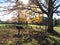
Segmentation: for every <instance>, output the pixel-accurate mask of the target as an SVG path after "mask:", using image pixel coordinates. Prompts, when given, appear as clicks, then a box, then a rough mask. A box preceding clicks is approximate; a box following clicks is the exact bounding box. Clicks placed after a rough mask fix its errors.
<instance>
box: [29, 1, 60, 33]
mask: <svg viewBox="0 0 60 45" xmlns="http://www.w3.org/2000/svg"><path fill="white" fill-rule="evenodd" d="M58 1H59V0H30V2H31V4H35V5H36V6H37V7H38V8H39V9H40V10H41V12H42V13H43V14H46V15H47V16H48V22H47V23H48V29H47V31H49V32H52V31H54V29H53V15H54V13H56V14H57V13H60V11H59V10H58V8H59V7H60V2H59V3H57V2H58ZM41 12H37V13H41Z"/></svg>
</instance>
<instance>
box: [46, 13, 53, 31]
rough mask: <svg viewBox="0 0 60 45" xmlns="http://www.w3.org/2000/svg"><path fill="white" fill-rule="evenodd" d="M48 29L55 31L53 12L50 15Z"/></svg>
mask: <svg viewBox="0 0 60 45" xmlns="http://www.w3.org/2000/svg"><path fill="white" fill-rule="evenodd" d="M47 23H48V29H47V31H48V32H53V14H52V15H51V14H49V15H48V22H47Z"/></svg>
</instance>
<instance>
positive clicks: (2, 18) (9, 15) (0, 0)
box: [0, 0, 60, 21]
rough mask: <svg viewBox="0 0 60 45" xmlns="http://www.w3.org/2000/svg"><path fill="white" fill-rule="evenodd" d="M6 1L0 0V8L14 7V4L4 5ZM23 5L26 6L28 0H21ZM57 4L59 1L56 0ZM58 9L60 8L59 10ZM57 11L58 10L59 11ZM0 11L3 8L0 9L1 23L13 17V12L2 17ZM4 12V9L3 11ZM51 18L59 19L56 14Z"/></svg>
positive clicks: (2, 14) (2, 13)
mask: <svg viewBox="0 0 60 45" xmlns="http://www.w3.org/2000/svg"><path fill="white" fill-rule="evenodd" d="M6 1H7V0H0V7H1V6H2V7H6V8H8V7H9V6H13V5H15V3H12V4H11V3H10V2H7V3H4V2H6ZM12 1H14V0H12ZM21 1H22V2H23V3H24V4H26V5H27V4H28V0H21ZM58 2H59V0H58ZM10 8H12V7H10ZM59 9H60V8H59ZM59 9H58V10H59ZM1 10H3V8H0V20H2V21H6V20H8V19H10V20H11V18H12V17H13V16H15V15H14V13H15V12H13V14H12V13H11V14H6V15H4V12H2V11H1ZM4 10H5V9H4ZM44 16H45V17H47V16H46V15H44ZM53 18H57V19H58V18H60V16H57V15H56V14H54V16H53Z"/></svg>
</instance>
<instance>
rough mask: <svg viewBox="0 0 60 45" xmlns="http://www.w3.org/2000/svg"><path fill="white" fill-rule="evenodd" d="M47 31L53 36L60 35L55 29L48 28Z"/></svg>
mask: <svg viewBox="0 0 60 45" xmlns="http://www.w3.org/2000/svg"><path fill="white" fill-rule="evenodd" d="M47 32H48V33H50V34H51V35H53V36H56V37H60V33H58V32H56V31H55V30H47Z"/></svg>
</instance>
